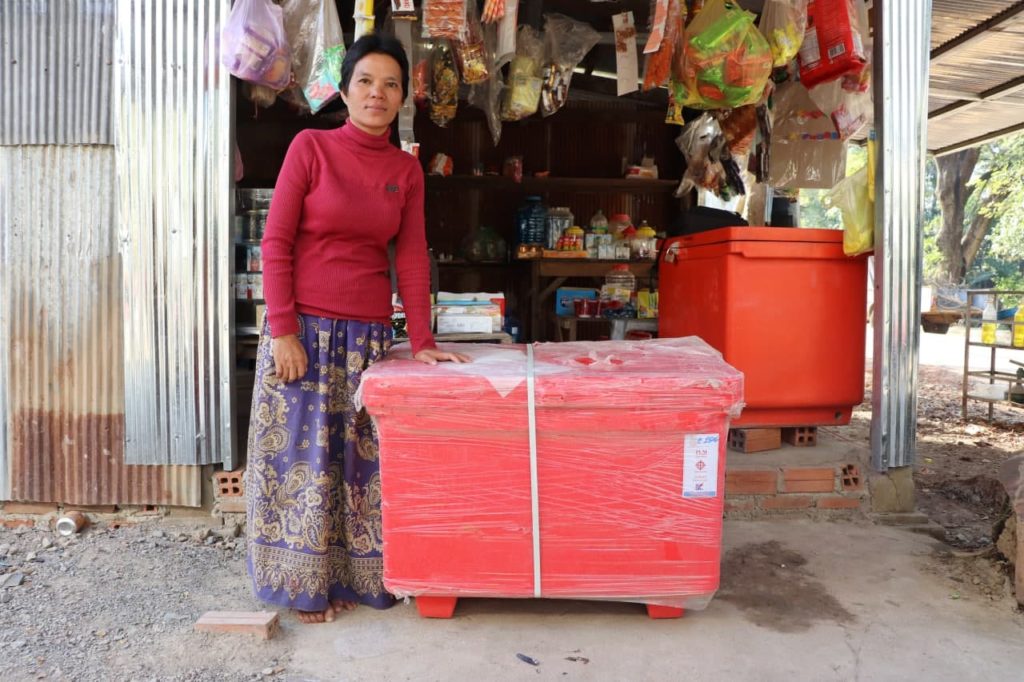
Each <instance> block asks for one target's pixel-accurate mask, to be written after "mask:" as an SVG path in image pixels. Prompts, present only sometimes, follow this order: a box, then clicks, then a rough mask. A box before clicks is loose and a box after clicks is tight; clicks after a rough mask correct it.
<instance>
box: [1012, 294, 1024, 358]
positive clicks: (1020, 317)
mask: <svg viewBox="0 0 1024 682" xmlns="http://www.w3.org/2000/svg"><path fill="white" fill-rule="evenodd" d="M1013 325H1014V326H1013V347H1014V348H1024V301H1021V302H1020V304H1018V306H1017V314H1016V315H1014V316H1013Z"/></svg>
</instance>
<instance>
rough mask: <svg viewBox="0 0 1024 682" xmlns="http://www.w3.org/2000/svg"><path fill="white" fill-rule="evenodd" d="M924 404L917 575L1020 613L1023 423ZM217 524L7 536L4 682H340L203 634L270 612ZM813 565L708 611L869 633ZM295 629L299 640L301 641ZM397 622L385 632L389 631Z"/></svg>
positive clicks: (286, 643)
mask: <svg viewBox="0 0 1024 682" xmlns="http://www.w3.org/2000/svg"><path fill="white" fill-rule="evenodd" d="M867 386H868V388H869V389H870V377H868V379H867ZM918 395H919V399H918V402H919V421H918V452H917V462H916V464H915V480H916V483H917V506H918V508H919V510H920V511H922V512H924V513H926V514H927V515H928V516H929V517H930V518H931V519H932V520H934V521H935V522H937V523H939V524H941V525H942V526H943V527H944V528H945V529H946V535H947V542H948V544H947V545H936V546H935V547H934V548H932V549H931V550H930V551H929V552H925V556H922V557H920V558H918V559H915V561H916V562H917V565H918V567H919V570H920V571H921V574H922V575H929V576H931V578H932V579H934V581H936V582H937V583H938V584H939V585H940V586H941V587H940V588H939V589H940V590H941V591H942V592H943V593H944V594H945V595H948V599H949V600H954V601H963V602H965V603H970V604H972V605H974V606H977V605H979V604H990V605H991V608H993V609H995V610H996V611H998V612H999V613H1000V614H1006V613H1010V612H1011V611H1012V610H1013V609H1014V601H1013V597H1012V593H1011V591H1010V582H1009V579H1008V575H1009V571H1010V567H1009V566H1008V565H1007V563H1006V561H1005V560H1004V559H1003V558H1002V557H1001V556H1000V554H999V552H998V551H997V550H996V549H995V547H994V542H995V537H994V528H995V529H998V527H999V526H1000V521H1001V520H1002V519H1003V518H1004V517H1005V516H1006V514H1007V502H1006V496H1005V493H1003V492H1002V488H1001V486H1000V484H999V483H998V480H997V479H996V472H997V471H998V467H999V465H1000V463H1001V462H1002V461H1003V460H1005V459H1006V458H1008V457H1010V456H1011V455H1013V454H1017V453H1020V452H1021V451H1022V450H1024V411H1021V410H1012V409H1009V408H999V409H997V410H996V413H995V419H994V420H993V422H992V423H989V422H988V421H987V420H985V419H984V418H983V415H984V413H983V411H982V408H981V406H980V405H974V406H973V407H972V413H971V417H970V419H968V420H967V421H966V422H963V421H961V419H960V376H959V374H958V373H957V372H955V371H952V370H949V369H943V368H936V367H922V368H921V371H920V384H919V393H918ZM869 407H870V396H869V397H868V398H867V400H866V401H865V403H864V405H862V406H861V408H860V409H859V410H858V411H857V412H856V413H855V415H854V420H853V423H852V424H851V425H850V427H849V428H848V429H847V430H845V432H844V435H843V437H844V438H850V439H859V438H866V437H867V433H868V425H869V423H870V413H869V411H868V410H869ZM216 523H217V519H213V518H209V519H207V518H191V519H176V518H174V517H165V518H160V519H155V520H154V519H149V520H148V521H145V522H141V523H130V522H124V523H121V524H119V525H114V524H110V523H107V524H100V525H97V526H95V527H89V528H87V529H86V530H85V531H84V532H83V533H81V534H80V535H78V536H76V537H72V538H59V537H58V536H56V535H55V534H54V533H53V532H52V531H51V530H49V528H48V527H46V525H45V523H43V522H40V523H39V525H38V526H37V527H34V528H28V527H23V528H17V529H13V530H12V529H6V528H0V679H2V680H37V679H46V680H86V681H91V680H139V681H146V680H168V681H181V682H193V681H194V682H205V681H206V680H259V679H282V680H310V679H342V677H339V676H336V675H332V674H330V673H329V672H328V673H325V674H323V675H322V676H321V675H319V674H317V675H311V674H310V673H309V671H308V667H307V668H303V667H302V661H296V660H294V657H295V656H297V655H299V654H297V653H296V647H295V639H294V637H291V638H288V637H285V638H277V639H274V640H271V641H269V642H261V641H258V640H255V639H252V638H249V637H240V636H224V635H211V634H208V633H197V632H194V631H193V630H192V624H193V622H194V621H195V619H196V617H197V616H198V615H199V614H201V613H203V612H204V611H207V610H257V609H259V608H261V606H260V605H259V604H257V603H256V602H255V601H254V600H253V598H252V597H251V595H250V592H249V587H248V582H247V580H246V578H245V567H244V554H243V547H244V543H243V540H242V538H241V537H238V534H239V533H240V532H241V530H242V529H240V528H238V527H236V526H235V525H233V524H232V525H229V526H225V527H216ZM822 525H836V524H827V523H824V522H823V524H822ZM837 532H842V531H837ZM879 532H880V531H879ZM886 532H888V531H886ZM908 535H909V534H908ZM819 544H820V543H819ZM805 556H806V552H805V553H804V554H801V553H800V552H797V551H794V550H793V549H792V548H791V547H786V546H784V545H781V544H779V543H778V542H774V541H771V540H766V541H764V542H747V543H746V544H745V545H744V546H743V547H741V548H739V549H733V550H730V551H727V552H726V553H725V554H724V556H723V562H722V588H721V590H720V591H719V593H718V595H717V596H716V598H715V600H713V601H712V606H713V607H714V609H728V608H733V609H737V610H738V611H739V612H741V613H743V614H744V615H745V617H746V619H747V620H748V621H750V622H751V623H753V624H754V625H756V626H758V627H760V628H768V629H771V630H774V631H778V632H780V633H783V634H786V635H792V636H797V635H798V634H799V633H801V632H806V631H808V630H809V629H810V628H811V627H812V626H813V625H814V624H820V623H823V622H824V623H831V624H833V625H835V626H838V627H841V628H844V629H854V630H855V629H856V628H858V627H859V626H858V625H857V621H858V618H860V620H861V621H862V622H863V621H864V615H863V613H862V614H860V616H856V615H854V614H853V613H852V612H851V608H850V606H849V602H847V603H846V604H844V603H841V602H840V601H838V600H837V599H836V598H835V596H834V595H833V590H832V589H830V588H829V586H828V585H826V584H825V582H827V578H826V577H824V576H823V575H822V574H821V573H819V574H818V575H815V574H814V573H813V572H812V571H811V570H809V567H808V566H807V559H806V558H805ZM716 603H717V604H718V606H715V604H716ZM399 608H404V609H405V610H408V607H401V606H400V607H399ZM714 609H713V610H714ZM854 610H855V609H854ZM717 612H718V613H720V614H721V613H722V612H721V611H717ZM780 612H785V614H786V618H785V619H780V618H779V617H778V614H779V613H780ZM283 617H284V618H285V619H286V621H287V623H288V627H289V628H295V627H300V626H298V625H297V624H295V623H293V622H292V621H293V620H294V619H293V618H292V616H290V615H288V614H283ZM359 618H360V619H373V618H376V616H374V614H372V613H368V614H365V615H360V616H359ZM1013 618H1014V619H1019V614H1018V615H1014V616H1013ZM360 622H361V621H360ZM373 622H374V623H377V621H373ZM390 622H391V621H388V622H382V623H377V624H376V625H374V626H373V627H378V628H385V629H387V628H391V627H393V624H388V623H390ZM401 622H404V621H400V623H401ZM1014 622H1017V621H1014ZM1018 625H1019V623H1018ZM396 627H397V626H396ZM410 627H411V626H410ZM337 646H341V645H336V647H335V648H336V649H337ZM339 650H340V649H339ZM335 653H337V651H336V652H335ZM565 660H567V661H570V660H572V659H571V658H566V659H565ZM575 663H576V664H577V665H580V662H579V661H575ZM514 665H519V664H518V663H514ZM347 679H371V678H363V677H359V676H355V677H352V678H347ZM407 679H415V676H413V677H411V678H407ZM438 679H442V678H438ZM592 679H600V677H597V678H592ZM793 679H795V678H793Z"/></svg>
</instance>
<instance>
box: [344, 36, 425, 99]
mask: <svg viewBox="0 0 1024 682" xmlns="http://www.w3.org/2000/svg"><path fill="white" fill-rule="evenodd" d="M368 54H386V55H387V56H389V57H391V58H392V59H394V60H395V61H396V62H398V66H400V67H401V68H402V101H403V102H404V101H405V97H406V95H408V94H409V60H408V59H407V58H406V56H405V48H404V47H402V43H400V42H399V41H398V39H397V38H394V37H392V36H388V35H381V34H380V33H368V34H366V35H365V36H363V37H362V38H360V39H359V40H357V41H356V42H354V43H352V47H350V48H348V52H346V53H345V61H343V62H342V63H341V91H342V92H344V93H347V92H348V84H349V82H351V80H352V72H353V71H355V70H356V64H358V63H359V60H360V59H362V58H363V57H365V56H366V55H368Z"/></svg>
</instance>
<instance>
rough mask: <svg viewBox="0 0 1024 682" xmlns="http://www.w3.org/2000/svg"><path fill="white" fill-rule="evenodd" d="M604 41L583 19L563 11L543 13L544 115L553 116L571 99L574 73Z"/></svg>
mask: <svg viewBox="0 0 1024 682" xmlns="http://www.w3.org/2000/svg"><path fill="white" fill-rule="evenodd" d="M600 40H601V34H600V33H598V32H597V31H595V30H594V28H593V27H592V26H591V25H590V24H588V23H586V22H583V21H577V20H575V19H570V18H569V17H567V16H564V15H561V14H545V15H544V42H545V53H546V58H545V61H544V71H543V75H542V77H543V83H542V85H541V91H540V103H541V114H543V115H544V116H550V115H551V114H553V113H555V112H556V111H558V110H559V109H561V108H562V107H563V106H564V105H565V103H566V101H567V100H568V99H569V84H570V83H571V82H572V72H573V69H575V68H576V66H577V65H578V64H579V63H580V62H581V61H583V58H584V57H586V56H587V53H588V52H590V50H591V49H593V47H594V45H597V43H598V42H600Z"/></svg>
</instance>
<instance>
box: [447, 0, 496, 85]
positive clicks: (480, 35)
mask: <svg viewBox="0 0 1024 682" xmlns="http://www.w3.org/2000/svg"><path fill="white" fill-rule="evenodd" d="M454 47H455V63H456V64H457V65H458V67H459V75H460V76H461V77H462V82H463V83H468V84H470V85H473V84H474V83H483V82H484V81H486V80H487V78H488V76H490V69H489V68H488V61H489V57H488V56H487V49H486V47H485V46H484V30H483V25H482V24H481V23H480V18H479V17H477V13H476V3H475V2H471V3H469V5H468V7H467V10H466V31H465V35H464V36H463V37H462V38H461V39H460V40H456V41H454Z"/></svg>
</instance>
